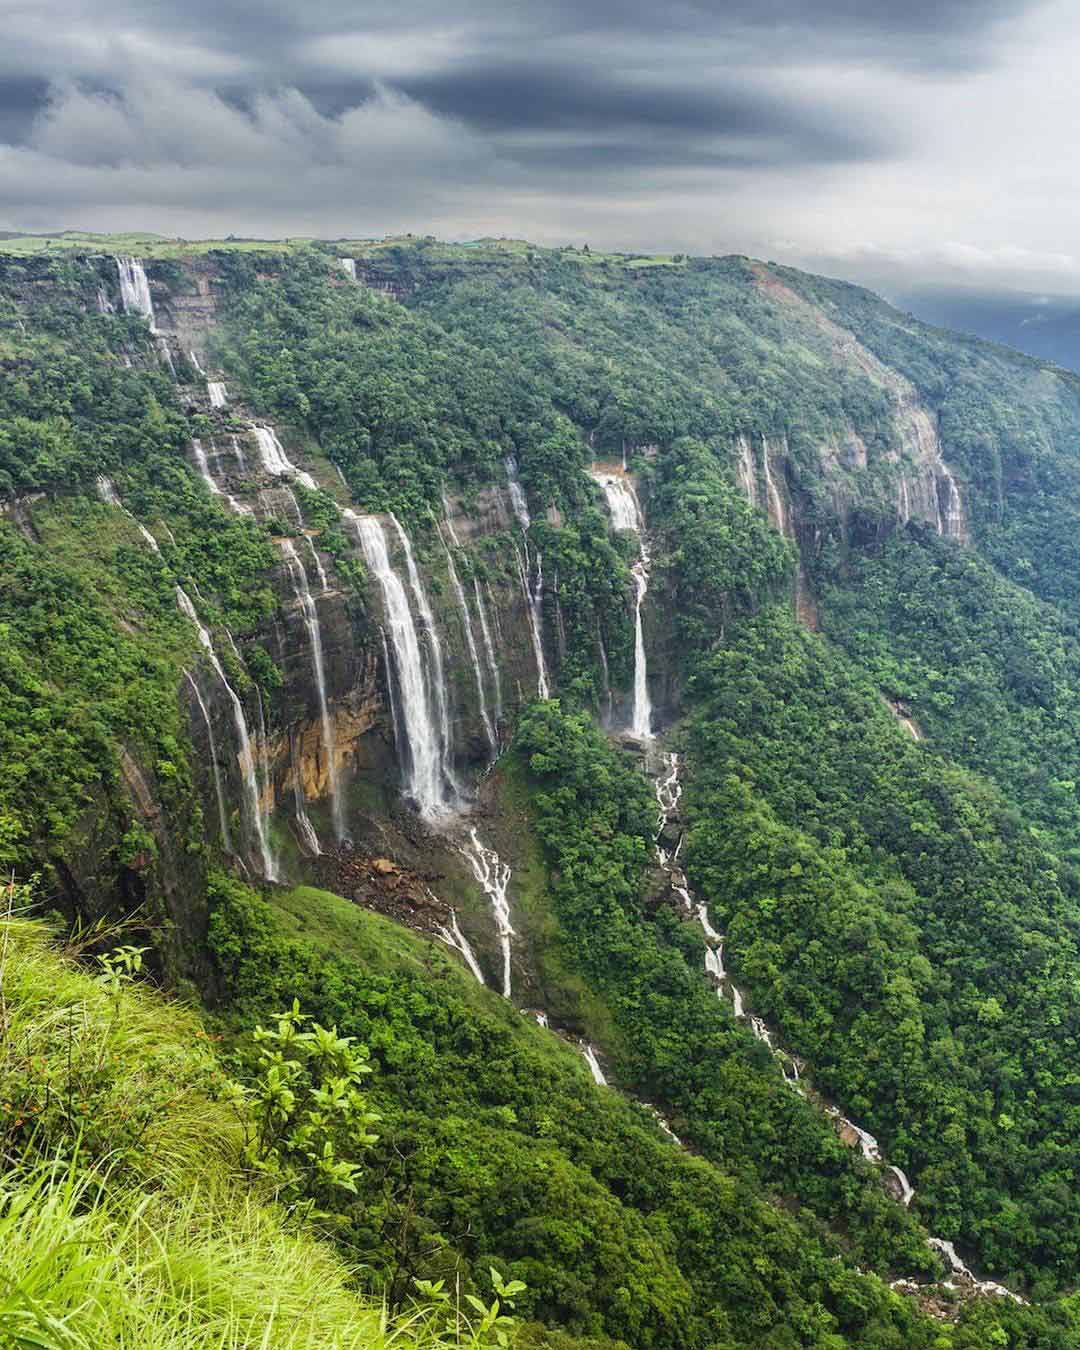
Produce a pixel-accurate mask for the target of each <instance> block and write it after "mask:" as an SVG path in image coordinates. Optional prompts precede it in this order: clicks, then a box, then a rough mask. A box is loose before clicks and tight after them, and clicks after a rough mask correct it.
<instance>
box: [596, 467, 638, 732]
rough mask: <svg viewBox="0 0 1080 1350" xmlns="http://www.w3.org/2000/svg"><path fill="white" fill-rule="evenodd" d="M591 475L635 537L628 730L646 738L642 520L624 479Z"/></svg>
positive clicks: (616, 519)
mask: <svg viewBox="0 0 1080 1350" xmlns="http://www.w3.org/2000/svg"><path fill="white" fill-rule="evenodd" d="M592 477H593V479H594V480H595V481H596V482H597V483H599V484H600V486H601V488H602V489H603V492H604V497H605V498H606V500H607V504H608V510H609V511H610V512H611V523H612V525H613V526H614V527H615V529H616V530H632V531H633V532H634V533H635V534H636V535H637V537H638V560H637V562H636V563H634V565H633V567H632V568H631V569H630V570H631V572H632V573H633V576H634V585H635V587H636V590H637V598H636V600H635V602H634V709H633V715H632V717H631V722H630V731H631V734H632V735H633V736H635V737H636V738H637V739H638V740H642V741H647V740H650V739H651V738H652V707H651V705H650V703H649V672H648V666H647V663H646V655H645V630H644V626H643V624H642V620H641V608H642V605H643V604H644V603H645V596H646V595H647V594H648V590H649V565H650V562H651V558H650V556H649V550H648V547H647V546H646V543H645V522H644V520H643V518H642V514H641V507H640V505H639V504H638V499H637V494H636V493H635V492H634V489H633V486H632V485H631V483H630V482H629V481H628V480H627V479H625V478H619V477H617V476H616V475H615V474H610V473H594V474H593V475H592Z"/></svg>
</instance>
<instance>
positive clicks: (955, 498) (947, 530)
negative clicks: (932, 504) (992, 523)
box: [938, 460, 964, 539]
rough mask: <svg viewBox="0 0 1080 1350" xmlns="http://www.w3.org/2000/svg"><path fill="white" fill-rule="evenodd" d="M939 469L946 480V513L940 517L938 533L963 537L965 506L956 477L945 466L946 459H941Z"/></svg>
mask: <svg viewBox="0 0 1080 1350" xmlns="http://www.w3.org/2000/svg"><path fill="white" fill-rule="evenodd" d="M938 469H939V472H940V473H941V476H942V478H944V480H945V515H944V517H941V516H940V515H939V517H938V534H943V535H944V536H945V537H946V538H947V539H962V538H963V537H964V507H963V503H962V502H961V500H960V489H959V488H958V487H957V486H956V479H955V478H954V477H953V476H952V473H951V472H950V471H949V469H948V468H947V467H946V466H945V461H944V460H940V461H939V464H938Z"/></svg>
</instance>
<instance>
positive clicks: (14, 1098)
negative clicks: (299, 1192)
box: [0, 919, 472, 1350]
mask: <svg viewBox="0 0 1080 1350" xmlns="http://www.w3.org/2000/svg"><path fill="white" fill-rule="evenodd" d="M224 1085H225V1078H224V1075H223V1073H222V1070H221V1068H220V1066H219V1064H218V1062H217V1060H216V1058H215V1055H214V1053H213V1051H212V1050H211V1048H210V1047H209V1044H208V1039H207V1036H206V1033H205V1031H204V1030H203V1028H202V1026H201V1024H200V1022H199V1020H198V1018H197V1017H196V1016H195V1015H194V1014H193V1013H191V1012H187V1011H185V1010H183V1009H181V1008H179V1007H178V1006H176V1005H175V1004H171V1003H166V1002H165V1001H164V999H162V998H161V997H160V996H159V995H158V994H156V993H154V992H153V991H150V990H147V989H145V988H139V987H136V986H135V985H133V984H131V983H130V982H128V981H127V980H124V979H122V978H116V976H115V975H110V974H109V972H108V971H104V972H102V973H100V974H97V975H95V974H94V973H92V972H90V971H89V970H87V969H84V968H81V967H80V966H78V965H76V964H75V963H74V962H73V961H72V960H71V959H70V958H69V957H66V956H65V955H63V954H62V953H61V952H59V951H58V950H57V949H56V948H55V947H54V946H53V945H52V944H51V940H50V934H49V933H48V931H47V930H46V929H45V928H44V927H43V926H41V925H39V924H36V923H32V922H28V921H20V920H17V919H16V920H11V919H8V920H4V921H3V922H2V923H0V1157H2V1159H3V1185H2V1189H0V1345H3V1346H4V1347H9V1346H20V1347H29V1346H34V1347H42V1348H43V1350H103V1348H104V1347H114V1346H115V1347H129V1348H130V1350H136V1347H138V1350H159V1348H160V1350H166V1348H168V1350H174V1348H175V1350H193V1348H197V1350H218V1348H219V1347H220V1350H225V1347H229V1350H238V1348H239V1347H249V1346H250V1347H256V1346H258V1347H260V1348H261V1350H263V1348H264V1350H308V1347H319V1348H322V1350H331V1348H333V1350H346V1347H352V1348H353V1350H361V1347H363V1348H364V1350H378V1347H383V1346H388V1345H391V1344H393V1345H397V1346H400V1347H402V1350H409V1348H410V1347H417V1348H418V1350H419V1348H421V1347H434V1346H436V1345H449V1344H454V1345H458V1344H471V1343H472V1342H471V1341H470V1339H469V1338H468V1336H466V1337H464V1338H463V1339H459V1338H458V1337H456V1336H453V1337H449V1338H447V1339H445V1340H444V1339H442V1338H441V1337H440V1336H439V1335H438V1334H437V1332H436V1329H435V1328H434V1327H433V1326H431V1325H430V1320H429V1318H428V1316H427V1314H425V1313H422V1312H417V1313H415V1314H413V1315H412V1316H402V1317H401V1318H399V1319H397V1320H396V1321H394V1320H390V1319H387V1318H386V1316H385V1315H384V1312H383V1308H382V1305H381V1302H380V1301H379V1300H373V1299H372V1298H370V1297H366V1296H363V1295H361V1294H359V1293H358V1292H357V1285H356V1278H355V1274H354V1272H353V1271H352V1270H350V1268H349V1267H348V1266H347V1265H346V1264H345V1263H344V1262H343V1261H342V1260H341V1258H340V1256H339V1255H338V1254H336V1253H335V1251H334V1250H333V1249H332V1248H331V1247H330V1246H329V1245H327V1244H326V1243H325V1242H324V1241H322V1240H320V1239H319V1238H318V1237H316V1236H314V1235H312V1234H309V1233H306V1232H304V1231H303V1230H301V1229H300V1228H299V1227H297V1226H296V1225H295V1224H291V1223H290V1222H289V1221H288V1220H287V1219H286V1216H285V1215H284V1213H283V1212H282V1211H281V1210H280V1209H279V1208H277V1207H276V1206H275V1205H273V1204H272V1203H271V1202H270V1199H269V1196H268V1194H267V1193H266V1188H265V1187H264V1186H261V1185H259V1184H255V1182H254V1179H253V1177H252V1176H251V1175H250V1173H247V1172H245V1171H244V1170H242V1168H241V1166H240V1132H239V1122H238V1118H237V1115H236V1113H235V1111H233V1110H232V1108H231V1107H230V1106H229V1105H228V1103H227V1101H226V1100H225V1095H224V1092H223V1088H224Z"/></svg>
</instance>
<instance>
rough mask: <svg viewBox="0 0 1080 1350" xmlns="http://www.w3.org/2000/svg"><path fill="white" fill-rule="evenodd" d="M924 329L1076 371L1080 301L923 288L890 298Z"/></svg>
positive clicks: (1079, 366) (1079, 364)
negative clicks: (952, 331)
mask: <svg viewBox="0 0 1080 1350" xmlns="http://www.w3.org/2000/svg"><path fill="white" fill-rule="evenodd" d="M895 300H896V304H897V305H898V306H899V308H901V309H907V310H910V311H911V312H912V314H914V315H916V317H918V318H920V319H924V320H925V321H926V322H927V323H934V324H938V325H940V326H941V327H942V328H956V329H959V330H960V331H962V332H967V333H974V334H975V335H976V337H981V338H987V339H988V340H989V341H991V342H1002V343H1005V344H1006V346H1009V347H1016V348H1018V349H1019V350H1020V351H1022V352H1027V353H1028V354H1029V355H1030V356H1038V357H1041V358H1042V359H1043V360H1045V361H1053V362H1055V363H1056V364H1057V365H1059V366H1066V367H1068V368H1069V369H1070V370H1080V297H1072V296H1047V295H1040V294H1037V293H1031V294H1026V293H1023V292H1016V291H1003V292H1000V293H996V294H995V293H987V292H981V291H974V290H969V289H966V288H940V289H938V288H934V287H926V288H919V289H916V290H912V291H908V292H905V293H902V294H900V295H897V296H896V297H895Z"/></svg>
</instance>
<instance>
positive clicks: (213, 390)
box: [206, 380, 229, 408]
mask: <svg viewBox="0 0 1080 1350" xmlns="http://www.w3.org/2000/svg"><path fill="white" fill-rule="evenodd" d="M206 392H207V393H208V394H209V395H210V406H211V408H224V407H225V405H226V403H228V401H229V395H228V392H227V391H226V389H225V385H224V384H223V383H222V381H221V380H207V382H206Z"/></svg>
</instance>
